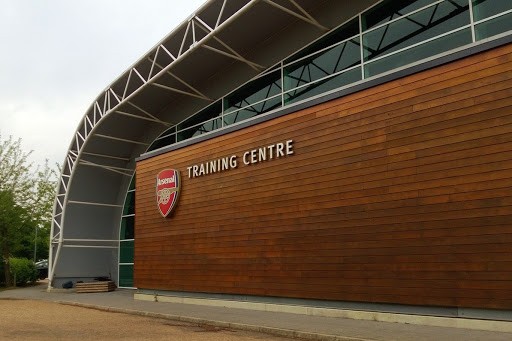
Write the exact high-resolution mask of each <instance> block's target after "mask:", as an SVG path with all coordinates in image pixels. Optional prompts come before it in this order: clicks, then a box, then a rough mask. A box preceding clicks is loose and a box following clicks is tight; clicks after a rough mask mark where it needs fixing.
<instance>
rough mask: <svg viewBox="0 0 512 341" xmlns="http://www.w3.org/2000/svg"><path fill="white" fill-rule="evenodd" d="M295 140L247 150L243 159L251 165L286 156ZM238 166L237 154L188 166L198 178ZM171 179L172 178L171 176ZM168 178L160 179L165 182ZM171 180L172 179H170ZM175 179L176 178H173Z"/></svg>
mask: <svg viewBox="0 0 512 341" xmlns="http://www.w3.org/2000/svg"><path fill="white" fill-rule="evenodd" d="M293 147H294V146H293V140H287V141H285V142H278V143H275V144H269V145H266V146H264V147H259V148H256V149H252V150H248V151H245V152H244V153H243V154H242V161H243V163H244V165H247V166H248V165H251V164H256V163H260V162H265V161H270V160H272V159H275V158H280V157H284V156H287V155H293V154H294V150H293ZM237 167H238V157H237V155H236V154H234V155H231V156H225V157H222V158H218V159H215V160H210V161H206V162H204V163H200V164H197V165H192V166H189V167H187V171H188V177H189V178H196V177H199V176H204V175H208V174H213V173H217V172H222V171H226V170H230V169H235V168H237ZM169 179H171V178H169ZM164 181H167V180H166V179H162V180H158V184H160V182H161V183H162V184H163V183H164ZM169 181H171V180H169ZM172 181H174V179H172Z"/></svg>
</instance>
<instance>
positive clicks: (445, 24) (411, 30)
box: [363, 0, 470, 65]
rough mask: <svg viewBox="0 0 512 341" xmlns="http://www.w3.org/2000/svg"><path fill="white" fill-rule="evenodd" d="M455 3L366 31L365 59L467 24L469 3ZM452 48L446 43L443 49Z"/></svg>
mask: <svg viewBox="0 0 512 341" xmlns="http://www.w3.org/2000/svg"><path fill="white" fill-rule="evenodd" d="M458 2H461V4H458V3H457V1H450V2H448V1H445V2H441V3H438V4H435V5H433V6H430V7H428V8H426V9H424V10H422V11H420V12H417V13H414V14H411V15H410V16H407V17H404V18H402V19H400V20H398V21H395V22H393V23H391V24H389V25H386V26H383V27H380V28H378V29H376V30H373V31H370V32H369V33H365V34H364V35H363V44H364V58H365V61H369V60H372V59H374V58H377V57H380V56H383V55H386V54H388V53H391V52H393V51H397V50H399V49H402V48H405V47H408V46H411V45H413V44H416V43H419V42H421V41H424V40H427V39H430V38H433V37H436V36H438V35H440V34H443V33H446V32H449V31H452V30H454V29H457V28H460V27H463V26H465V25H469V23H470V18H469V5H468V2H467V1H466V0H458ZM464 4H465V5H464ZM455 47H456V46H450V45H449V44H448V45H447V46H446V47H445V48H444V49H443V51H445V50H448V49H452V48H455ZM421 58H424V57H420V56H418V58H415V60H419V59H421ZM404 64H405V63H404ZM404 64H402V65H404Z"/></svg>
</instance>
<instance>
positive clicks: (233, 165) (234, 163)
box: [229, 155, 238, 169]
mask: <svg viewBox="0 0 512 341" xmlns="http://www.w3.org/2000/svg"><path fill="white" fill-rule="evenodd" d="M229 166H230V167H231V169H233V168H236V167H237V166H238V162H237V160H236V155H231V157H230V158H229Z"/></svg>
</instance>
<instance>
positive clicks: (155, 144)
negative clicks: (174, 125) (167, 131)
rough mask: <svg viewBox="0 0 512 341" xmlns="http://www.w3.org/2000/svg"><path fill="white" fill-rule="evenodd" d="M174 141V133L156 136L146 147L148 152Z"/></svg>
mask: <svg viewBox="0 0 512 341" xmlns="http://www.w3.org/2000/svg"><path fill="white" fill-rule="evenodd" d="M174 143H176V135H175V134H172V135H169V136H166V137H161V138H158V139H156V140H155V141H153V143H152V144H151V146H150V147H149V148H148V152H149V151H152V150H155V149H158V148H163V147H166V146H170V145H171V144H174Z"/></svg>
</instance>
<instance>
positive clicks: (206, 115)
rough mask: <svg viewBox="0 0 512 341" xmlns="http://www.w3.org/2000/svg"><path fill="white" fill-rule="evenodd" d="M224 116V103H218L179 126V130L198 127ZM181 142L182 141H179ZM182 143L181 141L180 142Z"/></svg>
mask: <svg viewBox="0 0 512 341" xmlns="http://www.w3.org/2000/svg"><path fill="white" fill-rule="evenodd" d="M221 114H222V102H221V101H217V102H215V103H213V104H211V105H209V106H208V107H206V108H204V109H203V110H201V111H199V112H197V113H196V114H194V115H193V116H191V117H189V118H187V119H186V120H185V121H183V122H181V123H180V124H178V130H184V129H187V128H190V127H194V126H197V125H198V124H200V123H203V122H205V121H208V120H211V119H213V118H215V117H217V116H220V115H221ZM178 140H180V139H178ZM180 141H181V140H180Z"/></svg>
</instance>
